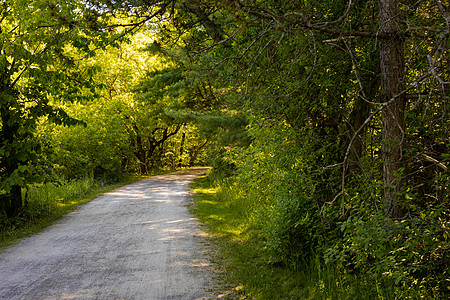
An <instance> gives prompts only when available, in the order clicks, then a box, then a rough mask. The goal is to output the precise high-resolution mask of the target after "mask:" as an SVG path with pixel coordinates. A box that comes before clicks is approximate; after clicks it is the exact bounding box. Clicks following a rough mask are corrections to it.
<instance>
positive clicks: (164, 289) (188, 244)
mask: <svg viewBox="0 0 450 300" xmlns="http://www.w3.org/2000/svg"><path fill="white" fill-rule="evenodd" d="M204 172H206V169H202V168H199V169H191V170H185V171H179V172H174V173H171V174H167V175H160V176H154V177H151V178H149V179H145V180H141V181H139V182H136V183H134V184H131V185H127V186H124V187H122V188H119V189H117V190H115V191H113V192H111V193H109V194H106V195H103V196H101V197H99V198H97V199H95V200H93V201H92V202H90V203H88V204H86V205H83V206H81V207H80V208H79V209H78V210H76V211H74V212H72V213H70V214H68V215H67V216H66V217H64V218H63V219H62V220H60V221H59V222H57V223H56V224H54V225H53V226H51V227H49V228H48V229H47V230H46V231H44V232H43V233H41V234H39V235H36V236H33V237H30V238H27V239H24V240H23V241H22V242H21V243H20V244H18V245H16V246H14V247H11V248H9V249H7V250H6V251H4V252H3V253H2V254H1V255H0V299H7V300H13V299H33V300H34V299H146V300H147V299H149V300H153V299H209V293H208V290H209V289H210V288H211V287H212V286H213V280H212V279H211V277H212V274H211V272H210V271H209V268H210V267H209V265H208V261H207V259H206V258H205V256H204V254H205V253H204V252H205V250H206V249H205V246H204V245H203V244H201V243H200V242H201V241H202V240H204V236H203V235H204V234H203V233H202V232H201V231H200V229H199V228H198V226H197V225H198V224H197V221H196V220H195V219H194V218H193V217H192V216H191V215H189V213H188V211H187V208H186V205H187V204H188V203H189V196H188V192H187V184H188V183H189V182H190V181H191V180H193V179H194V178H195V177H196V176H198V175H200V174H202V173H204Z"/></svg>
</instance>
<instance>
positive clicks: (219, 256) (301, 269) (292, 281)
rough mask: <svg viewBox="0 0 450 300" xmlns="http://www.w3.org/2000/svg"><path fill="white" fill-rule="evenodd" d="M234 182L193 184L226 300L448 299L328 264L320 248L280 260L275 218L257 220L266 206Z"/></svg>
mask: <svg viewBox="0 0 450 300" xmlns="http://www.w3.org/2000/svg"><path fill="white" fill-rule="evenodd" d="M231 182H232V181H231V180H229V179H224V180H215V179H214V175H213V174H211V173H210V174H209V175H205V176H203V177H200V178H198V179H197V180H196V181H195V182H194V183H193V184H192V185H191V188H192V191H193V193H194V194H193V195H194V196H193V199H194V201H193V203H192V204H191V206H190V209H191V211H192V212H193V213H194V214H195V215H196V216H197V217H198V218H199V219H200V221H201V222H202V224H203V225H204V226H205V227H204V230H205V231H206V232H207V233H208V234H210V235H211V236H212V239H211V245H210V260H211V262H213V264H214V267H215V268H216V269H217V273H216V274H217V276H216V279H217V281H218V282H219V284H220V287H219V288H218V290H219V291H220V292H218V294H220V295H221V297H222V298H223V299H317V300H322V299H349V300H350V299H367V300H372V299H445V296H444V294H443V293H440V292H439V291H435V293H433V291H430V290H426V289H424V288H423V286H418V285H409V286H407V285H399V284H398V282H396V281H395V280H394V279H392V278H389V277H385V278H383V277H382V276H371V275H370V274H367V273H364V272H359V271H358V270H355V269H350V270H349V269H348V268H345V267H343V265H342V264H338V263H335V262H331V263H330V262H327V261H325V260H324V258H323V256H321V255H320V249H317V252H316V251H314V250H313V252H312V253H311V254H310V255H308V256H305V258H302V257H300V258H298V259H295V260H285V259H283V258H282V257H274V256H273V251H272V250H271V249H270V248H269V247H268V242H267V240H266V239H264V238H263V237H264V236H265V235H267V234H268V233H267V232H264V231H265V230H266V228H265V227H266V226H267V223H268V222H270V220H261V219H259V218H258V217H257V214H258V212H260V211H261V210H264V208H263V207H258V206H255V203H252V202H253V201H252V199H250V198H248V197H247V196H246V193H245V192H243V190H242V188H241V187H239V186H236V185H234V184H231ZM280 242H281V241H280Z"/></svg>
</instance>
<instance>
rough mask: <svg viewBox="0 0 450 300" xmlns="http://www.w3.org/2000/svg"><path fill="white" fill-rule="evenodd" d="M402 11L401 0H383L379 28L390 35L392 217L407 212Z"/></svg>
mask: <svg viewBox="0 0 450 300" xmlns="http://www.w3.org/2000/svg"><path fill="white" fill-rule="evenodd" d="M401 15H402V14H401V11H400V9H399V2H398V1H397V0H380V30H379V32H380V33H381V34H384V35H386V37H383V38H380V70H381V100H382V102H385V103H386V102H388V101H389V102H390V104H389V105H387V107H385V108H384V110H383V112H382V123H383V127H382V136H383V145H382V155H383V183H384V197H385V205H386V214H387V216H388V217H391V218H401V217H403V216H404V209H403V208H402V207H401V200H402V196H401V195H400V194H399V192H400V191H401V188H402V182H403V180H402V179H401V177H399V171H400V170H401V169H402V168H403V166H404V161H403V157H402V144H403V135H404V130H405V120H404V111H405V97H404V95H401V96H399V94H400V93H401V92H403V91H404V89H405V71H404V67H405V63H404V42H403V36H402V33H401V28H400V24H401ZM394 98H395V100H392V99H394Z"/></svg>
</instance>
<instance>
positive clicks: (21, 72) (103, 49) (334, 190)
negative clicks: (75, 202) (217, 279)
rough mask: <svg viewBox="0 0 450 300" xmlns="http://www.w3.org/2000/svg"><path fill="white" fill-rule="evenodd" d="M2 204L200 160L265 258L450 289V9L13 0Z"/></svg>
mask: <svg viewBox="0 0 450 300" xmlns="http://www.w3.org/2000/svg"><path fill="white" fill-rule="evenodd" d="M0 7H1V8H0V9H1V11H0V51H1V53H0V68H1V73H0V97H1V98H0V117H1V119H0V172H1V173H0V210H1V211H2V213H1V215H0V216H1V217H2V218H14V217H17V216H20V215H23V214H24V211H26V210H27V200H26V196H25V195H26V192H25V191H26V189H27V187H28V186H30V185H36V184H40V183H42V182H56V181H60V180H61V178H65V179H77V178H82V177H83V176H87V175H89V176H93V177H95V178H98V179H102V180H104V181H117V180H120V177H121V176H122V175H123V174H127V173H141V174H147V173H149V172H150V171H151V170H152V169H156V168H164V167H165V168H176V167H186V166H193V165H196V164H202V165H211V166H212V167H213V169H212V171H211V174H210V178H211V180H213V182H214V183H213V184H215V185H218V186H222V187H228V192H229V193H230V197H235V198H236V199H241V200H239V201H245V203H247V204H248V208H247V209H248V212H247V217H248V227H249V230H251V231H252V232H253V238H254V239H255V241H256V243H257V244H259V245H261V247H263V248H264V249H265V251H266V253H267V257H268V261H271V262H272V263H275V262H278V263H282V264H284V265H287V266H289V267H294V266H296V265H298V264H300V263H304V262H306V261H308V259H311V258H314V257H319V258H320V259H321V260H322V261H323V262H324V263H327V264H332V265H336V266H339V267H341V268H343V269H345V270H347V271H348V272H353V273H364V274H368V275H369V276H371V277H372V278H376V279H377V280H379V281H380V282H391V283H393V284H394V286H395V287H396V293H397V294H396V295H398V296H399V297H402V296H407V295H408V292H409V290H410V289H413V290H415V291H422V292H421V293H422V296H425V295H427V296H430V297H431V296H433V295H434V296H436V297H437V296H439V295H444V294H445V293H449V292H450V290H449V282H448V278H449V276H450V275H449V268H448V267H449V260H450V259H449V251H450V245H449V238H450V236H449V235H450V234H449V231H448V228H449V225H450V213H449V212H450V204H449V194H450V193H449V170H448V166H449V162H450V155H449V147H450V141H449V136H450V135H449V115H448V114H449V109H450V101H449V97H450V95H449V87H450V67H449V66H450V65H449V59H450V56H449V49H450V40H449V35H450V8H449V3H448V1H442V0H423V1H416V0H415V1H408V0H405V1H395V0H378V1H352V0H345V1H344V0H342V1H329V0H324V1H304V0H301V1H297V0H291V1H284V0H283V1H258V0H225V1H203V0H196V1H194V0H184V1H179V0H163V1H153V0H129V1H109V0H98V1H91V0H84V1H56V0H38V1H31V2H30V1H22V0H16V1H0Z"/></svg>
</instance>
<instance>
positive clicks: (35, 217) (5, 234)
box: [0, 170, 171, 253]
mask: <svg viewBox="0 0 450 300" xmlns="http://www.w3.org/2000/svg"><path fill="white" fill-rule="evenodd" d="M169 172H171V170H160V171H155V172H153V173H152V174H151V175H149V176H153V175H158V174H164V173H169ZM149 176H138V175H135V176H129V177H128V178H126V179H124V180H122V181H121V182H119V183H115V184H109V185H105V184H102V183H99V182H98V181H96V180H94V179H93V178H89V177H87V178H84V179H82V180H77V181H71V182H67V183H65V184H59V185H55V184H53V183H46V184H41V185H37V186H32V187H30V188H29V189H28V192H27V198H28V208H27V209H26V210H25V211H24V212H23V213H22V214H21V215H20V216H19V217H17V218H14V219H5V218H3V219H2V216H0V253H1V252H2V251H3V250H4V249H5V248H7V247H9V246H11V245H13V244H15V243H16V242H17V241H19V240H20V239H22V238H25V237H28V236H31V235H33V234H36V233H39V232H41V231H42V230H43V229H45V228H46V227H48V226H49V225H51V224H53V223H54V222H55V221H57V220H59V219H60V218H61V217H63V216H64V215H66V214H68V213H69V212H71V211H73V210H75V209H76V208H77V207H78V206H79V205H82V204H86V203H88V202H90V201H91V200H93V199H95V198H96V197H98V196H100V195H102V194H105V193H108V192H110V191H112V190H114V189H117V188H119V187H121V186H124V185H127V184H130V183H133V182H135V181H138V180H141V179H144V178H147V177H149Z"/></svg>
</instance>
